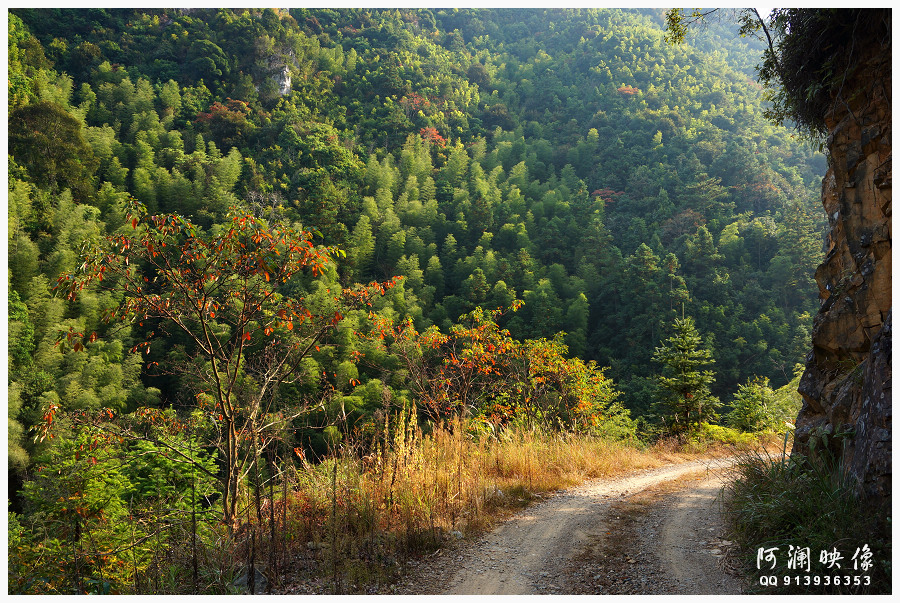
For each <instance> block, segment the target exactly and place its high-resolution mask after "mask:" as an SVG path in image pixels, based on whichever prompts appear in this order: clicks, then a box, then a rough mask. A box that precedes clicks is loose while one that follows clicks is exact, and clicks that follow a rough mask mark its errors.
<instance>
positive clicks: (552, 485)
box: [283, 411, 665, 593]
mask: <svg viewBox="0 0 900 603" xmlns="http://www.w3.org/2000/svg"><path fill="white" fill-rule="evenodd" d="M351 449H352V446H349V445H348V446H347V447H346V448H344V449H342V450H339V451H335V454H334V455H333V456H332V458H330V459H328V460H327V461H325V462H323V463H320V464H319V465H316V466H308V467H307V468H306V470H305V471H301V472H298V474H297V476H296V478H295V483H294V484H293V485H292V487H291V491H290V494H289V496H288V500H287V507H288V508H287V513H286V516H287V517H289V518H290V519H289V520H288V523H289V525H287V526H284V529H285V531H284V533H283V534H284V535H285V537H286V539H287V538H290V540H291V542H290V543H287V544H286V545H285V548H287V549H290V550H292V551H293V554H292V556H291V555H288V556H289V557H291V558H293V559H294V560H295V562H296V561H297V560H300V561H302V564H305V565H304V567H303V568H300V569H307V570H317V571H319V572H322V571H324V573H325V574H326V575H327V576H328V578H327V580H326V583H327V587H328V589H329V590H330V591H331V592H334V593H365V592H374V590H373V589H376V590H377V587H378V586H379V585H380V584H384V583H386V582H389V581H390V580H391V575H392V572H393V571H394V570H395V568H397V565H398V563H399V561H401V560H402V559H403V558H406V557H408V556H410V555H414V554H418V553H423V552H428V551H432V550H434V549H436V548H437V547H439V546H441V544H442V543H443V542H445V541H447V540H454V539H457V538H461V537H462V536H463V535H465V534H471V533H477V532H480V531H483V530H485V529H488V528H489V527H490V526H491V525H492V523H493V522H494V521H496V520H497V519H498V518H499V517H501V516H503V515H506V514H508V513H510V512H512V511H514V510H517V509H519V508H521V507H522V506H524V505H526V504H527V503H528V502H529V501H530V500H531V499H533V498H535V497H536V496H539V495H541V494H543V493H546V492H550V491H553V490H557V489H560V488H564V487H567V486H571V485H574V484H577V483H580V482H582V481H584V480H586V479H592V478H597V477H604V476H613V475H617V474H620V473H625V472H628V471H633V470H637V469H643V468H650V467H656V466H659V465H662V464H664V462H665V461H664V460H661V459H660V457H659V455H658V454H656V453H654V451H652V450H641V449H639V448H636V447H635V446H634V445H630V444H627V443H621V442H613V441H608V440H602V439H598V438H596V437H589V436H583V435H571V434H569V435H561V434H546V433H541V432H538V431H524V430H521V431H507V432H505V433H504V434H503V436H502V437H501V438H499V439H497V438H487V437H482V438H478V437H475V436H473V435H472V434H470V433H469V432H468V431H467V430H466V428H465V425H464V424H463V423H462V422H460V421H455V422H451V423H447V424H444V425H439V426H437V427H435V428H434V429H433V430H432V431H431V433H428V434H427V435H426V434H423V433H422V430H421V429H420V427H419V425H418V424H417V421H416V417H415V415H414V413H412V412H410V411H404V412H401V413H399V414H397V415H396V416H394V417H393V419H392V420H391V421H386V422H385V427H384V434H383V437H382V438H381V441H380V442H379V443H378V444H377V445H376V446H375V450H374V451H373V452H372V454H370V455H368V456H366V457H364V458H362V459H360V458H358V457H357V456H355V455H354V454H352V453H351V452H350V450H351Z"/></svg>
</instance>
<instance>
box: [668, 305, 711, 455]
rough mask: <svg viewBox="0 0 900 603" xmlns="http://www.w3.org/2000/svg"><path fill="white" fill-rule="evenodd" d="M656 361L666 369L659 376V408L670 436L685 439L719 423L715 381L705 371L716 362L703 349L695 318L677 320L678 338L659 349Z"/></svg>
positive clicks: (675, 336)
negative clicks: (702, 426) (705, 425)
mask: <svg viewBox="0 0 900 603" xmlns="http://www.w3.org/2000/svg"><path fill="white" fill-rule="evenodd" d="M653 360H654V361H656V362H659V363H660V364H662V365H663V367H664V374H663V375H659V376H657V383H658V384H659V386H660V390H661V393H662V399H661V400H660V401H659V403H658V404H657V405H656V406H657V409H658V412H659V414H660V416H661V418H662V420H663V423H664V424H665V425H666V427H667V429H668V431H669V432H671V433H672V434H673V435H676V436H678V437H679V438H681V437H683V436H685V435H690V433H692V432H693V431H695V430H696V429H697V428H698V427H699V426H700V424H701V423H703V422H710V421H715V420H717V419H718V414H717V413H716V409H717V408H718V407H719V406H720V402H719V400H718V398H716V397H714V396H713V395H712V394H711V393H710V391H709V387H710V385H711V384H712V383H713V381H715V377H714V376H713V372H712V371H710V370H703V368H704V367H706V366H708V365H710V364H713V363H714V362H715V361H714V360H713V357H712V353H710V351H709V350H707V349H705V348H704V347H703V346H702V341H701V339H700V334H699V333H698V332H697V328H696V326H694V319H693V318H691V317H690V316H688V317H687V318H681V319H678V318H676V319H675V334H674V335H672V336H671V337H669V338H668V339H667V340H666V342H665V344H664V345H663V346H662V347H658V348H656V351H655V353H654V354H653Z"/></svg>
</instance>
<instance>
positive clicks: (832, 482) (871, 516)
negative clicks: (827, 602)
mask: <svg viewBox="0 0 900 603" xmlns="http://www.w3.org/2000/svg"><path fill="white" fill-rule="evenodd" d="M786 451H787V437H786V438H785V445H784V448H783V449H782V450H781V451H780V452H779V453H777V454H775V455H770V454H769V453H767V452H765V451H763V452H756V453H752V454H750V455H747V456H746V457H744V458H743V459H742V460H741V461H740V462H739V463H738V477H737V479H736V480H735V481H733V482H732V483H731V484H730V485H729V486H728V487H727V489H726V492H725V499H724V502H725V509H726V512H727V517H728V520H729V524H730V530H731V536H732V538H733V539H734V540H735V541H736V543H737V544H738V545H739V546H740V549H741V551H742V559H741V561H742V564H743V565H744V567H745V570H746V572H747V574H748V576H749V579H750V588H751V592H756V593H760V594H888V593H890V592H891V517H890V508H889V507H881V508H873V507H871V506H870V505H867V504H866V503H864V502H863V501H861V500H860V499H859V498H858V496H857V494H856V489H855V484H854V483H853V482H852V481H851V480H850V479H849V478H848V477H847V475H846V473H845V472H844V470H843V467H842V463H841V462H840V460H839V459H836V458H834V457H833V456H832V455H830V454H828V452H827V450H826V451H825V452H824V453H822V454H817V455H816V456H815V458H814V459H808V458H806V457H803V456H802V455H796V454H795V455H793V456H789V455H788V454H786ZM807 549H808V550H807ZM804 555H806V556H804ZM773 565H774V567H773ZM838 577H840V578H839V579H838ZM848 577H849V578H848ZM835 580H838V582H839V583H838V584H835ZM773 582H774V584H773Z"/></svg>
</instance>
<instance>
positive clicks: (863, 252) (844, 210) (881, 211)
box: [794, 41, 891, 500]
mask: <svg viewBox="0 0 900 603" xmlns="http://www.w3.org/2000/svg"><path fill="white" fill-rule="evenodd" d="M863 52H864V53H865V54H863V55H862V56H861V59H860V60H859V61H858V62H857V63H856V67H855V68H853V69H852V70H851V71H850V72H848V73H847V77H846V79H845V80H844V81H843V82H842V83H841V86H840V88H839V90H838V91H837V94H836V95H835V103H834V105H833V109H832V111H831V113H830V114H829V115H828V116H827V117H826V123H827V126H828V129H829V131H830V133H831V135H830V136H829V138H828V150H829V154H830V160H831V165H830V168H829V170H828V172H827V174H826V176H825V179H824V181H823V183H822V203H823V205H824V206H825V211H826V212H827V213H828V220H829V223H830V225H831V232H830V234H829V235H828V239H827V248H826V249H827V250H826V255H825V260H824V261H823V262H822V264H821V265H820V266H819V268H818V270H817V271H816V281H817V282H818V284H819V294H820V297H821V299H822V306H821V308H820V310H819V312H818V314H817V315H816V317H815V319H814V323H813V335H812V343H813V350H812V352H811V353H810V355H809V356H808V357H807V365H806V372H805V373H804V375H803V378H802V379H801V382H800V393H801V394H802V395H803V399H804V404H803V408H802V409H801V411H800V415H799V417H798V418H797V431H796V437H795V444H794V451H795V452H801V453H804V454H809V453H810V449H811V448H812V451H813V453H815V448H816V446H817V445H819V444H820V443H821V442H823V441H824V440H823V439H822V438H821V437H820V436H821V435H822V434H830V435H829V437H828V438H826V439H825V440H827V442H828V445H829V447H831V449H832V452H833V453H835V454H839V453H840V452H841V450H842V448H845V450H844V469H845V471H847V472H849V474H850V475H851V476H852V477H853V478H855V479H856V480H857V481H858V483H859V487H860V491H861V493H862V494H864V495H865V496H866V497H868V498H870V499H875V500H886V499H889V497H890V495H891V96H890V94H891V48H890V42H889V41H888V45H887V47H885V46H884V44H883V43H879V44H872V45H871V47H870V48H868V49H865V50H863ZM848 91H855V92H853V93H848ZM838 434H848V435H847V436H846V438H844V437H835V436H836V435H838ZM844 439H846V443H844V442H843V440H844Z"/></svg>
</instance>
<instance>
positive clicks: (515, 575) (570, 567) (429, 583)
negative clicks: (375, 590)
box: [396, 459, 741, 595]
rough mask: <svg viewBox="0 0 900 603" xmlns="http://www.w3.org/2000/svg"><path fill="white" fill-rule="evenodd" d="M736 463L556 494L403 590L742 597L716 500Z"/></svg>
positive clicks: (426, 568) (447, 556)
mask: <svg viewBox="0 0 900 603" xmlns="http://www.w3.org/2000/svg"><path fill="white" fill-rule="evenodd" d="M730 465H731V462H730V461H728V460H725V461H722V460H708V459H707V460H703V461H693V462H689V463H681V464H677V465H670V466H668V467H662V468H659V469H654V470H650V471H644V472H640V473H637V474H633V475H630V476H627V477H624V478H619V479H614V480H597V481H594V482H591V483H588V484H584V485H582V486H578V487H575V488H571V489H569V490H565V491H563V492H559V493H557V494H555V495H553V496H552V497H550V498H548V499H547V500H545V501H543V502H541V503H538V504H535V505H533V506H531V507H529V508H528V509H526V510H525V511H523V512H522V513H519V514H518V515H516V516H514V517H512V518H511V519H509V520H508V521H506V522H504V523H503V524H502V525H500V526H499V527H498V528H497V529H496V530H494V531H493V532H491V533H490V534H487V535H486V536H484V537H483V538H482V539H480V540H479V541H477V542H474V543H472V544H471V545H469V546H464V547H461V548H460V549H457V550H456V551H451V552H448V553H442V554H440V555H437V556H435V557H434V558H432V559H430V560H428V561H427V562H425V563H423V564H420V566H419V567H417V568H411V569H413V571H412V573H411V574H409V578H408V579H407V580H406V581H405V582H404V584H402V585H400V588H399V590H398V591H396V592H402V593H405V594H448V595H455V594H459V595H462V594H472V595H490V594H500V595H515V594H589V593H590V594H601V593H602V594H616V593H619V594H624V593H628V594H638V593H643V594H674V593H690V594H738V593H740V592H741V585H740V581H739V580H737V579H736V578H734V577H733V576H730V575H728V574H726V573H725V572H724V571H723V569H722V567H721V565H722V563H721V560H722V557H723V555H724V552H725V548H726V547H727V546H728V545H729V544H730V543H728V542H727V541H724V540H722V537H723V529H722V523H721V520H720V517H719V513H718V503H717V496H718V493H719V491H720V488H721V485H722V483H723V481H722V480H723V476H724V475H725V474H726V473H727V470H728V468H729V467H730Z"/></svg>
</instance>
